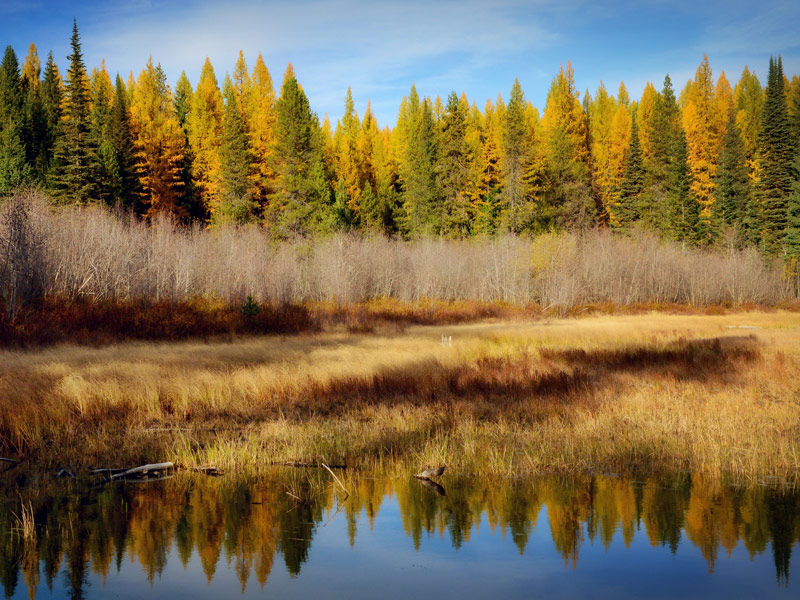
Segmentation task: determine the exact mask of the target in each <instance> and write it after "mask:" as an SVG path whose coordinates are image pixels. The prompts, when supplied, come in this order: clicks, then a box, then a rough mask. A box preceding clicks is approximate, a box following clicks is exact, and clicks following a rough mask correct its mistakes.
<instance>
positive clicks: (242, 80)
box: [231, 50, 252, 122]
mask: <svg viewBox="0 0 800 600" xmlns="http://www.w3.org/2000/svg"><path fill="white" fill-rule="evenodd" d="M231 85H232V86H233V95H234V97H235V98H236V104H237V105H238V107H239V114H241V115H245V122H247V121H248V119H247V114H248V111H247V109H248V107H249V105H250V94H251V90H252V81H251V80H250V74H249V73H248V72H247V62H246V61H245V60H244V53H243V52H242V51H241V50H239V58H237V59H236V66H235V67H234V69H233V78H232V79H231Z"/></svg>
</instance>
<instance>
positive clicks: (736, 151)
mask: <svg viewBox="0 0 800 600" xmlns="http://www.w3.org/2000/svg"><path fill="white" fill-rule="evenodd" d="M715 194H716V202H715V206H714V209H715V210H716V211H717V212H718V213H720V216H721V219H722V222H723V223H725V225H726V226H728V227H731V228H733V230H734V231H735V232H736V234H737V237H738V238H739V239H741V240H744V239H746V238H747V237H748V236H747V233H746V227H747V224H748V218H747V216H748V214H749V213H750V211H751V210H752V209H751V207H750V202H751V200H752V198H751V196H752V194H751V190H750V177H749V175H748V170H747V163H746V162H745V147H744V142H743V141H742V136H741V133H740V131H739V127H738V125H737V124H736V115H735V112H733V111H731V114H730V115H729V117H728V129H727V131H726V132H725V137H724V138H723V141H722V152H721V153H720V163H719V171H718V172H717V187H716V190H715Z"/></svg>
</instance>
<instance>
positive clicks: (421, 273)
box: [0, 194, 797, 316]
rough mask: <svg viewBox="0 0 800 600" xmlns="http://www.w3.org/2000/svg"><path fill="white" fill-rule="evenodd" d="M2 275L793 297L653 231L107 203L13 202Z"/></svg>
mask: <svg viewBox="0 0 800 600" xmlns="http://www.w3.org/2000/svg"><path fill="white" fill-rule="evenodd" d="M0 242H1V243H2V246H1V247H0V282H2V294H3V295H2V299H3V301H4V303H5V306H6V310H7V311H10V312H9V315H10V316H13V314H12V313H14V312H15V311H17V310H19V307H20V306H22V305H24V303H25V302H28V301H30V300H31V299H33V298H35V297H36V296H37V295H41V294H42V293H45V294H53V295H62V296H65V297H77V296H82V297H92V298H96V299H103V300H114V299H119V300H163V299H166V300H185V299H190V298H195V297H206V298H218V299H220V300H222V301H225V302H242V301H244V299H246V298H247V297H248V296H252V297H253V298H254V299H255V300H257V301H259V302H270V303H273V304H283V303H290V302H303V301H308V300H315V301H319V300H321V301H335V302H342V303H346V302H356V301H363V300H369V299H375V298H384V297H391V298H397V299H400V300H407V301H418V300H422V299H442V300H479V301H485V302H494V301H504V302H509V303H513V304H528V303H538V304H541V305H542V306H545V307H564V308H569V307H572V306H575V305H578V304H584V303H593V302H613V303H618V304H630V303H636V302H656V303H673V302H674V303H689V304H693V305H698V306H700V305H710V304H720V303H732V304H744V303H757V304H776V303H778V302H780V301H781V300H784V299H786V298H788V297H796V295H797V290H795V289H794V288H792V287H791V286H790V285H788V283H786V281H785V280H784V279H782V277H781V268H780V265H778V264H767V263H765V262H764V260H763V259H762V257H761V256H760V255H759V254H758V252H757V251H755V250H752V249H749V250H742V251H740V250H736V249H734V248H730V247H729V248H728V249H727V250H725V251H724V252H712V251H701V250H694V249H687V248H683V247H681V246H679V245H677V244H672V243H667V242H664V241H662V240H660V239H658V238H657V237H656V236H654V235H652V234H648V233H646V232H639V233H637V234H635V235H633V236H631V237H621V236H616V235H612V234H611V233H609V232H608V231H589V232H585V233H582V234H580V235H578V234H566V233H565V234H547V235H542V236H539V237H537V238H535V239H533V240H530V239H527V238H522V237H516V236H511V235H508V236H500V237H497V238H491V239H475V240H467V241H448V240H441V239H424V240H419V241H415V242H403V241H400V240H396V239H387V238H384V237H363V236H358V235H354V234H341V235H336V236H331V237H327V238H321V239H316V240H304V239H298V240H294V241H288V242H280V243H277V242H274V241H273V240H272V239H271V238H270V237H269V236H268V234H267V233H265V232H264V231H263V230H262V229H260V228H259V227H256V226H248V227H239V228H236V227H232V226H230V227H222V228H218V229H212V230H207V229H204V228H201V227H198V226H195V227H194V228H188V229H187V228H183V227H180V226H179V225H178V224H176V223H175V222H173V221H171V220H170V219H168V218H166V217H163V218H158V219H156V220H154V221H153V222H152V223H150V224H146V223H143V222H141V221H138V220H136V219H134V218H128V217H126V216H125V215H120V214H117V213H114V212H112V211H108V210H105V209H101V208H97V207H94V208H91V207H90V208H68V209H62V210H59V211H58V212H57V213H54V214H52V215H51V214H50V213H49V212H48V210H47V209H46V208H45V204H44V200H42V199H38V198H36V197H35V195H33V194H23V195H20V196H17V197H15V198H14V199H12V200H10V201H9V202H8V203H7V204H6V206H5V207H4V208H3V211H2V224H0Z"/></svg>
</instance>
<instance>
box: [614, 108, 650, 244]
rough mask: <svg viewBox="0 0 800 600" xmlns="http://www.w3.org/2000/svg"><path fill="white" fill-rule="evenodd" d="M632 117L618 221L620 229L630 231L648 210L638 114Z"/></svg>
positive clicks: (620, 190) (621, 185) (621, 186)
mask: <svg viewBox="0 0 800 600" xmlns="http://www.w3.org/2000/svg"><path fill="white" fill-rule="evenodd" d="M632 116H633V118H632V119H631V143H630V146H628V151H627V153H626V155H625V170H624V172H623V175H622V182H621V183H620V189H619V209H618V212H617V219H618V221H619V228H620V229H630V227H631V226H632V225H633V224H634V223H636V222H637V221H639V220H640V219H641V218H642V216H643V213H644V212H645V210H646V208H647V207H646V206H645V201H644V200H645V197H644V196H645V185H646V174H645V170H644V160H643V159H642V147H641V145H640V143H639V126H638V125H637V119H636V113H635V112H634V113H633V115H632Z"/></svg>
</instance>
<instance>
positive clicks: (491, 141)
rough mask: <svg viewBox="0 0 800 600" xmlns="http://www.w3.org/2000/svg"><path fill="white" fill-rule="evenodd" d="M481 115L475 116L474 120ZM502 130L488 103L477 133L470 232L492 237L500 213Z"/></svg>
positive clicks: (489, 101) (492, 107)
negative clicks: (478, 137)
mask: <svg viewBox="0 0 800 600" xmlns="http://www.w3.org/2000/svg"><path fill="white" fill-rule="evenodd" d="M479 116H480V115H476V116H475V117H474V118H475V119H477V118H478V117H479ZM501 136H502V128H501V123H500V122H499V120H498V117H497V113H496V111H495V108H494V106H493V105H492V102H491V100H487V101H486V106H485V107H484V115H483V127H482V128H481V131H480V142H481V144H480V155H479V157H478V159H477V160H476V169H477V171H478V176H477V183H476V191H475V197H474V198H473V201H472V204H473V209H472V210H473V213H474V214H475V223H474V225H473V231H474V232H475V233H478V234H491V233H494V231H495V230H496V229H497V226H498V220H499V212H500V194H501V191H502V181H503V172H502V165H501V156H500V154H501V152H500V148H501V145H502V139H501Z"/></svg>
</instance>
